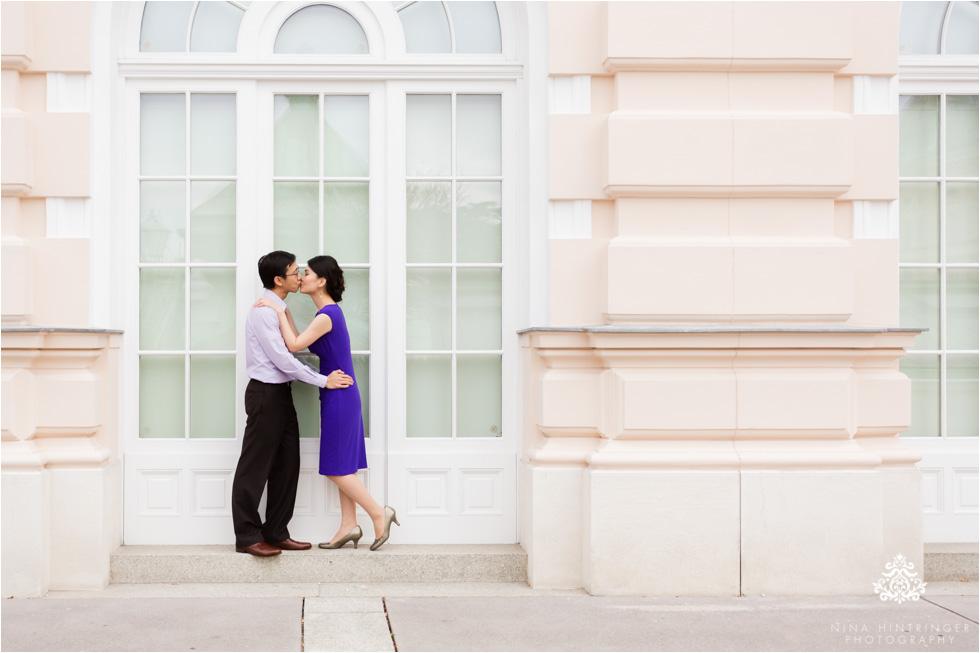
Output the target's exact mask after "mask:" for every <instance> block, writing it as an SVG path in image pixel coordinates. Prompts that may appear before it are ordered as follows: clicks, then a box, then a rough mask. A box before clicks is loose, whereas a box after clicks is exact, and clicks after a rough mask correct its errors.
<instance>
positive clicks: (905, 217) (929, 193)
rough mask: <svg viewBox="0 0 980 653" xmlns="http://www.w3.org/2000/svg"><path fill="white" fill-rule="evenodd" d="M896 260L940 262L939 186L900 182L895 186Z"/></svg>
mask: <svg viewBox="0 0 980 653" xmlns="http://www.w3.org/2000/svg"><path fill="white" fill-rule="evenodd" d="M898 198H899V199H898V219H899V225H898V234H899V238H898V260H899V261H901V262H902V263H938V262H939V184H937V183H934V182H931V181H903V182H902V183H900V184H899V185H898Z"/></svg>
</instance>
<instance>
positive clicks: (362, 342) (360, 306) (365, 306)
mask: <svg viewBox="0 0 980 653" xmlns="http://www.w3.org/2000/svg"><path fill="white" fill-rule="evenodd" d="M369 276H370V270H365V269H363V268H361V269H357V268H354V269H351V268H347V269H346V270H344V285H345V286H346V289H345V290H344V299H343V301H342V302H340V308H341V309H342V310H343V311H344V319H345V320H346V321H347V332H348V333H349V334H350V348H351V349H352V350H354V351H357V350H365V349H370V347H371V320H370V310H369V309H370V303H369V301H368V298H369V297H370V294H369V290H370V286H369ZM311 303H312V302H311Z"/></svg>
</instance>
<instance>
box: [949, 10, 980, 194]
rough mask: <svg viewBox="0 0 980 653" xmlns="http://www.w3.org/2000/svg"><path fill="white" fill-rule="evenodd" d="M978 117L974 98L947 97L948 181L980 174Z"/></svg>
mask: <svg viewBox="0 0 980 653" xmlns="http://www.w3.org/2000/svg"><path fill="white" fill-rule="evenodd" d="M957 4H959V3H957ZM974 27H976V26H974ZM978 116H980V114H978V112H977V96H976V95H947V96H946V176H947V177H976V176H977V174H978V173H980V166H978V164H977V138H978V136H980V131H978V129H977V120H978Z"/></svg>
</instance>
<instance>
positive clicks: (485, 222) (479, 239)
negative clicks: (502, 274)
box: [456, 181, 501, 263]
mask: <svg viewBox="0 0 980 653" xmlns="http://www.w3.org/2000/svg"><path fill="white" fill-rule="evenodd" d="M500 203H501V199H500V182H499V181H461V182H459V183H457V184H456V260H457V261H458V262H459V263H500V252H501V248H500V237H501V236H500V224H501V215H500Z"/></svg>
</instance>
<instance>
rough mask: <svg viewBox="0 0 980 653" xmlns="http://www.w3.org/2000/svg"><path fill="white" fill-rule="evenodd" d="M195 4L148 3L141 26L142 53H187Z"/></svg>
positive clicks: (145, 6)
mask: <svg viewBox="0 0 980 653" xmlns="http://www.w3.org/2000/svg"><path fill="white" fill-rule="evenodd" d="M193 7H194V3H193V2H169V1H161V2H147V3H146V4H145V5H144V6H143V23H142V25H141V26H140V52H185V51H186V50H187V21H188V20H190V17H191V9H192V8H193Z"/></svg>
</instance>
